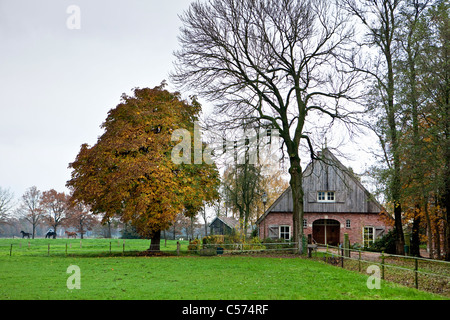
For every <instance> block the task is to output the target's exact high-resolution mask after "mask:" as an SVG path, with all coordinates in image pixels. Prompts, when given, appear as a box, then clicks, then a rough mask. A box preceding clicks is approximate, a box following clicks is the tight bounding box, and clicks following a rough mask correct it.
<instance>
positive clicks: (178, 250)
mask: <svg viewBox="0 0 450 320" xmlns="http://www.w3.org/2000/svg"><path fill="white" fill-rule="evenodd" d="M179 255H180V242H179V241H177V256H179Z"/></svg>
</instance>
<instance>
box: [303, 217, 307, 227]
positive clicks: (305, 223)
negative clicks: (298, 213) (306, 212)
mask: <svg viewBox="0 0 450 320" xmlns="http://www.w3.org/2000/svg"><path fill="white" fill-rule="evenodd" d="M303 228H308V220H307V219H303Z"/></svg>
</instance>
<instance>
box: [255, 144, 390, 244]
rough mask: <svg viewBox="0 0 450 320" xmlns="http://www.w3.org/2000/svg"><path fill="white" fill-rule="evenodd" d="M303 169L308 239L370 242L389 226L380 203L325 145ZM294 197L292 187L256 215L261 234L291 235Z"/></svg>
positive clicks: (287, 237)
mask: <svg viewBox="0 0 450 320" xmlns="http://www.w3.org/2000/svg"><path fill="white" fill-rule="evenodd" d="M319 158H320V160H313V161H312V162H311V163H310V164H309V165H308V166H307V167H306V169H305V170H304V172H303V191H304V197H303V204H304V217H303V218H304V220H303V228H304V234H305V235H309V238H310V239H311V241H315V242H319V243H328V244H334V245H336V244H338V243H342V241H343V237H344V233H348V234H349V237H350V242H352V243H355V242H357V243H360V244H364V245H370V243H372V242H373V241H375V239H376V238H377V237H379V236H381V235H383V234H384V233H385V232H386V231H387V230H388V229H389V228H390V224H389V223H388V221H387V220H388V218H387V217H386V216H383V215H382V214H381V213H382V212H384V210H383V207H382V206H381V205H380V204H379V203H378V201H377V200H376V199H375V198H374V197H373V196H372V195H371V194H370V192H369V191H367V189H366V188H365V187H364V186H363V185H362V183H361V182H360V181H359V179H358V178H357V177H355V175H354V174H353V173H352V172H351V171H349V170H348V169H347V168H346V167H345V166H344V165H343V164H342V163H341V162H340V161H339V160H338V159H337V158H336V157H335V156H334V155H333V154H332V153H331V152H330V151H329V150H328V149H325V150H324V151H322V152H321V153H320V154H319ZM292 213H293V200H292V191H291V188H290V187H289V188H287V189H286V191H285V192H284V193H283V194H282V195H281V196H280V197H279V198H278V199H277V200H276V201H275V202H274V203H273V204H272V205H271V206H270V207H269V208H268V209H267V211H266V212H265V213H264V214H263V215H262V216H261V217H260V218H259V219H258V221H257V225H258V227H259V236H260V238H267V237H269V238H284V239H290V238H291V237H292Z"/></svg>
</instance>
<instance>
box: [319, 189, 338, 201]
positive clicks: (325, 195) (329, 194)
mask: <svg viewBox="0 0 450 320" xmlns="http://www.w3.org/2000/svg"><path fill="white" fill-rule="evenodd" d="M317 202H329V203H333V202H336V192H334V191H317Z"/></svg>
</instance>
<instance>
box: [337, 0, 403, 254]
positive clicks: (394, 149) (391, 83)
mask: <svg viewBox="0 0 450 320" xmlns="http://www.w3.org/2000/svg"><path fill="white" fill-rule="evenodd" d="M401 3H402V0H344V1H343V4H344V5H345V7H346V9H347V10H348V11H349V12H350V13H351V14H353V15H354V16H355V17H357V18H358V19H359V21H360V22H361V23H362V25H363V26H364V27H365V28H366V41H365V43H364V45H367V46H370V47H374V48H376V49H377V50H378V52H379V55H378V56H377V58H376V61H374V62H375V63H373V64H372V65H371V66H370V65H369V64H367V65H366V67H365V68H363V69H361V71H363V72H365V73H367V74H369V75H370V76H371V77H372V78H373V79H374V83H375V86H374V95H375V97H376V98H377V100H378V103H377V102H374V99H371V101H369V104H371V106H372V107H373V106H375V110H376V112H378V115H379V119H378V121H377V124H376V126H375V127H374V131H375V132H376V133H377V135H378V137H379V139H380V143H381V145H382V147H383V150H384V155H385V163H386V165H387V167H388V170H389V172H390V173H391V174H390V176H389V186H388V188H387V192H388V195H389V199H390V200H391V201H392V203H393V207H394V219H395V239H396V252H397V254H404V244H405V240H404V234H403V226H402V206H401V196H402V190H401V181H400V180H401V161H400V148H399V141H400V134H401V131H400V130H399V124H398V115H399V112H400V109H399V108H398V104H396V103H395V100H396V96H395V95H396V94H395V89H396V83H395V61H396V59H397V57H398V46H397V43H396V38H397V37H398V30H399V27H400V23H401V18H400V14H399V9H400V5H401ZM371 98H373V97H371Z"/></svg>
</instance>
